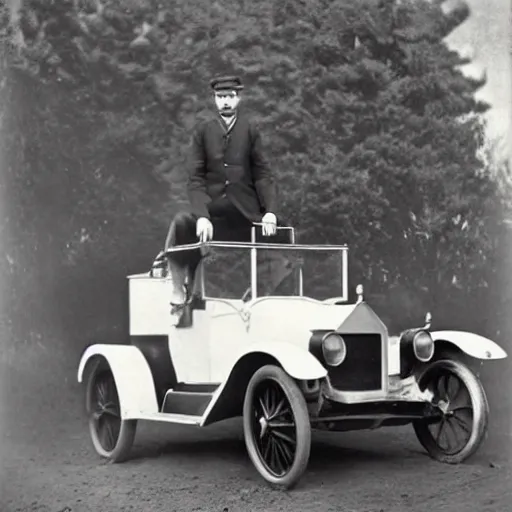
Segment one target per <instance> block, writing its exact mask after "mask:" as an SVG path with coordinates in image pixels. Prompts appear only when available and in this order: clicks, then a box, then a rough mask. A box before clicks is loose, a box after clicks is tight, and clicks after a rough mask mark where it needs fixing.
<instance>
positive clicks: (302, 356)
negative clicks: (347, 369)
mask: <svg viewBox="0 0 512 512" xmlns="http://www.w3.org/2000/svg"><path fill="white" fill-rule="evenodd" d="M267 364H277V365H280V366H281V367H282V368H283V370H284V371H285V372H286V373H287V374H288V375H290V377H292V378H294V379H297V380H316V379H322V378H324V377H325V376H326V375H327V370H326V369H325V368H324V367H323V366H322V364H321V363H320V362H319V361H318V359H317V358H316V357H315V356H314V355H313V354H311V353H310V352H309V351H308V350H307V349H305V348H301V347H299V346H296V345H292V344H291V343H287V342H279V341H276V342H258V343H255V344H254V345H253V346H249V347H247V349H245V350H244V351H243V352H242V353H241V354H240V355H239V356H238V357H237V359H236V361H235V363H234V364H233V366H232V367H231V370H230V371H229V374H228V376H227V378H226V379H225V380H224V382H223V383H222V384H221V385H220V387H219V388H218V389H217V391H216V392H215V394H214V396H213V399H212V401H211V402H210V404H209V406H208V408H207V410H206V411H205V413H204V415H203V418H202V421H201V425H202V426H204V425H208V424H210V423H213V422H216V421H220V420H223V419H227V418H231V417H235V416H239V415H241V413H242V406H243V400H244V397H245V390H246V388H247V385H248V383H249V381H250V379H251V377H252V376H253V374H254V373H255V372H256V370H258V368H260V367H261V366H264V365H267Z"/></svg>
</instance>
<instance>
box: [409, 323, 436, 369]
mask: <svg viewBox="0 0 512 512" xmlns="http://www.w3.org/2000/svg"><path fill="white" fill-rule="evenodd" d="M412 348H413V350H414V355H415V356H416V358H417V359H418V360H419V361H421V362H422V363H426V362H428V361H430V360H431V359H432V357H433V355H434V340H433V339H432V336H430V334H429V333H428V332H427V331H418V332H417V333H416V334H415V335H414V338H413V340H412Z"/></svg>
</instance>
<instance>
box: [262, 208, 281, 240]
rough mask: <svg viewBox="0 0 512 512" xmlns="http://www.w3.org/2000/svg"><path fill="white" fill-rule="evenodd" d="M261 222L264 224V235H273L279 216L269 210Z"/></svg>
mask: <svg viewBox="0 0 512 512" xmlns="http://www.w3.org/2000/svg"><path fill="white" fill-rule="evenodd" d="M261 223H262V224H263V227H262V231H263V235H264V236H272V235H275V234H276V231H277V218H276V216H275V215H274V214H273V213H270V212H268V213H266V214H265V215H263V218H262V219H261Z"/></svg>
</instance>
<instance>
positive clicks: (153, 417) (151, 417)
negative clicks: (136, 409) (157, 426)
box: [123, 412, 202, 426]
mask: <svg viewBox="0 0 512 512" xmlns="http://www.w3.org/2000/svg"><path fill="white" fill-rule="evenodd" d="M123 419H127V420H129V419H134V420H143V421H164V422H166V423H176V424H179V425H195V426H199V425H201V420H202V418H201V416H188V415H186V414H172V413H162V412H156V413H154V414H145V415H141V416H137V417H134V418H123Z"/></svg>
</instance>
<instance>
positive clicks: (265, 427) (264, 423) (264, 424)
mask: <svg viewBox="0 0 512 512" xmlns="http://www.w3.org/2000/svg"><path fill="white" fill-rule="evenodd" d="M259 424H260V428H261V430H260V439H261V438H263V436H264V435H265V434H266V433H267V430H268V421H267V419H266V418H265V416H262V417H261V418H260V420H259Z"/></svg>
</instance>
